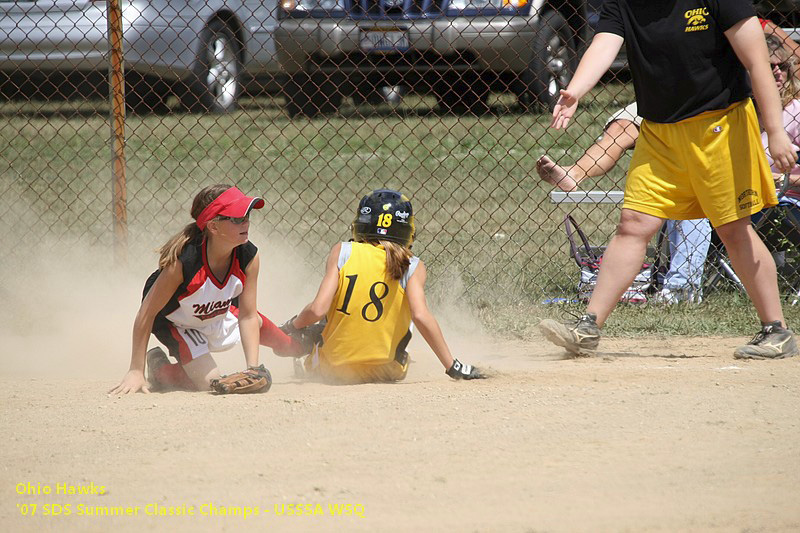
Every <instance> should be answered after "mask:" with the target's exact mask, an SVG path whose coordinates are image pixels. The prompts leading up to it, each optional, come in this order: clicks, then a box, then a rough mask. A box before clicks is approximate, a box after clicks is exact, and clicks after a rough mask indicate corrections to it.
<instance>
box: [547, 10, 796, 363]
mask: <svg viewBox="0 0 800 533" xmlns="http://www.w3.org/2000/svg"><path fill="white" fill-rule="evenodd" d="M623 42H624V43H625V46H626V50H627V52H628V61H629V63H630V67H631V72H632V76H633V83H634V88H635V91H636V101H637V102H638V103H639V114H640V115H641V116H642V117H643V118H644V119H645V120H644V121H643V123H642V129H641V133H640V137H639V140H638V141H637V145H636V150H635V152H634V155H633V157H632V159H631V163H630V168H629V172H628V178H627V183H626V188H625V202H624V204H623V209H622V213H621V216H620V224H619V226H618V228H617V232H616V235H615V236H614V238H613V239H612V241H611V243H610V244H609V246H608V249H607V251H606V253H605V254H604V256H603V264H602V267H601V269H600V274H599V278H598V282H597V287H596V288H595V290H594V293H593V295H592V298H591V300H590V302H589V304H588V306H587V308H586V314H585V315H584V316H582V317H580V319H578V321H577V323H569V324H561V323H558V322H556V321H553V320H545V321H543V322H542V323H541V324H540V329H541V330H542V332H543V333H544V334H545V336H546V337H547V338H548V339H549V340H551V341H552V342H554V343H556V344H558V345H560V346H564V347H565V348H567V350H568V351H570V352H572V353H576V354H582V353H584V352H589V351H593V350H594V349H595V348H596V347H597V345H598V343H599V340H600V329H599V328H600V327H601V326H602V325H603V323H604V322H605V321H606V319H607V318H608V316H609V315H610V314H611V312H612V311H613V309H614V307H615V305H616V302H618V301H619V298H620V296H622V294H623V292H624V291H625V289H627V288H628V287H629V286H630V283H631V282H632V281H633V279H634V277H635V276H636V274H637V273H638V272H639V269H640V268H641V265H642V260H643V258H644V254H645V250H646V247H647V244H648V243H649V242H650V239H651V238H652V236H653V235H654V234H655V233H656V231H658V229H659V228H660V227H661V224H662V222H663V220H664V219H670V218H671V219H691V218H700V217H703V216H706V217H707V218H709V219H710V220H711V223H712V224H713V225H714V227H715V228H716V230H717V233H718V235H719V236H720V238H721V239H722V241H723V243H724V244H725V247H726V249H727V250H728V253H729V255H730V258H731V261H732V263H733V265H734V268H735V270H736V272H737V274H738V275H739V277H740V279H741V280H742V282H743V283H744V285H745V287H746V288H747V292H748V294H749V295H750V297H751V299H752V301H753V304H754V305H755V307H756V311H757V312H758V315H759V317H760V319H761V322H762V331H761V332H760V333H759V335H757V336H756V337H755V338H754V339H753V341H751V342H750V343H749V344H748V345H746V346H743V347H740V348H737V350H736V351H735V352H734V356H736V357H741V358H757V359H765V358H782V357H789V356H792V355H797V354H798V349H797V346H796V343H795V340H794V337H793V335H792V333H791V331H789V330H788V329H787V328H786V324H785V322H784V318H783V311H782V309H781V304H780V299H779V294H778V284H777V274H776V271H775V263H774V261H773V259H772V256H771V255H770V254H769V252H768V250H767V248H766V247H765V246H764V243H763V242H761V240H760V239H759V237H758V236H757V235H756V234H755V232H754V231H753V230H752V228H751V226H750V220H749V219H750V215H751V214H753V213H755V212H757V211H758V210H760V209H761V208H762V207H766V206H771V205H775V204H776V203H777V198H776V197H775V190H774V186H773V184H772V179H771V172H770V170H769V166H768V165H767V163H766V158H765V156H764V151H763V148H762V147H761V142H760V131H759V125H758V119H757V118H756V115H755V111H754V108H753V104H752V102H751V101H750V98H749V95H750V92H751V87H750V82H749V81H748V76H747V74H748V73H749V75H750V79H751V80H752V91H753V92H754V93H755V97H756V100H757V101H758V104H759V110H760V118H761V122H762V125H763V127H764V130H765V131H766V132H767V134H768V137H769V148H770V153H771V154H772V155H773V156H774V159H775V164H776V166H777V167H778V168H779V169H780V170H781V171H783V172H785V171H788V170H789V169H790V168H792V166H793V165H794V162H795V159H796V155H795V153H794V151H793V149H792V146H791V143H790V142H789V138H788V136H787V135H786V132H785V131H783V124H782V120H781V106H780V99H779V97H778V92H777V90H776V87H775V81H774V77H773V75H772V71H771V69H770V64H769V60H768V55H767V47H766V43H765V41H764V34H763V32H762V29H761V25H760V24H759V22H758V19H757V18H756V17H755V12H754V9H753V7H752V5H751V4H750V2H749V1H748V0H606V2H605V4H604V5H603V9H602V11H601V14H600V21H599V23H598V28H597V34H596V35H595V37H594V40H593V41H592V44H591V45H590V46H589V48H588V50H587V51H586V53H585V55H584V56H583V58H582V59H581V62H580V65H579V66H578V69H577V71H576V73H575V76H574V77H573V79H572V81H571V82H570V84H569V86H568V87H567V89H566V90H562V91H561V97H560V99H559V101H558V103H557V104H556V106H555V109H554V111H553V122H552V124H551V126H552V127H554V128H556V129H562V128H565V127H567V125H568V124H569V121H570V119H571V118H572V116H573V115H574V113H575V111H576V109H577V106H578V101H579V99H580V98H582V97H583V96H584V95H585V94H586V93H587V92H588V91H589V90H590V89H592V87H594V86H595V84H596V83H597V82H598V80H599V79H600V77H601V76H602V75H603V74H604V73H605V72H606V71H607V70H608V68H609V67H610V66H611V63H612V61H613V60H614V58H615V57H616V55H617V52H619V50H620V48H621V47H622V44H623Z"/></svg>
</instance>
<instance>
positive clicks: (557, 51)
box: [518, 11, 578, 110]
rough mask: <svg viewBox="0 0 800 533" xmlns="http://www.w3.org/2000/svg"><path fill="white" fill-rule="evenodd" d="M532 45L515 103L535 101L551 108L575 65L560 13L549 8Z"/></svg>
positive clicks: (529, 104)
mask: <svg viewBox="0 0 800 533" xmlns="http://www.w3.org/2000/svg"><path fill="white" fill-rule="evenodd" d="M532 48H533V57H532V58H531V61H530V63H529V64H528V68H527V69H526V70H525V72H523V73H522V74H521V75H520V87H519V89H518V93H519V94H518V100H519V104H520V106H521V107H522V108H523V109H525V110H533V109H535V108H536V106H537V105H538V106H541V107H545V108H547V109H550V110H552V109H553V106H555V104H556V102H557V101H558V97H559V91H560V90H561V89H566V87H567V85H568V84H569V81H570V80H571V79H572V75H573V74H575V69H576V68H577V67H578V52H577V50H576V48H575V41H574V39H573V38H572V29H571V28H570V27H569V25H568V24H567V21H566V20H564V17H563V16H561V13H558V12H557V11H550V12H548V13H546V14H545V15H544V16H543V17H542V20H541V22H540V23H539V31H538V33H537V34H536V38H535V39H534V41H533V47H532Z"/></svg>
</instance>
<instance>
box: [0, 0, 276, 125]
mask: <svg viewBox="0 0 800 533" xmlns="http://www.w3.org/2000/svg"><path fill="white" fill-rule="evenodd" d="M276 14H277V0H239V1H234V0H188V1H177V0H123V1H122V16H123V30H124V52H125V67H126V72H127V75H126V81H127V84H126V86H127V87H126V93H127V95H126V100H127V103H128V105H129V106H130V107H131V108H132V109H134V110H137V111H147V110H151V109H152V110H157V109H159V108H163V107H164V106H165V102H166V98H167V97H168V96H169V95H170V94H171V93H173V92H174V93H176V94H177V95H178V96H179V97H180V98H181V100H182V101H183V103H184V104H185V105H186V106H187V107H189V108H191V109H202V110H209V111H212V112H220V113H224V112H228V111H231V110H233V109H235V108H236V104H237V100H238V98H239V96H240V95H241V93H242V90H243V86H244V84H245V83H246V82H247V81H248V80H250V79H253V78H257V77H264V76H267V77H269V76H274V75H276V74H277V73H278V64H277V62H276V60H275V43H274V41H273V36H272V34H273V30H274V28H275V26H276V25H277V17H276ZM106 26H107V21H106V2H105V1H103V0H99V1H93V0H30V1H28V0H16V1H2V2H0V72H2V73H3V74H4V75H5V76H6V77H7V78H8V77H14V76H16V77H17V78H20V77H22V78H24V77H26V76H27V77H31V76H33V77H43V76H50V75H65V74H70V73H76V72H77V73H82V74H85V75H87V76H88V75H91V74H97V73H101V74H102V75H103V76H102V77H104V76H105V75H106V74H107V72H108V39H107V28H106ZM102 77H100V79H102Z"/></svg>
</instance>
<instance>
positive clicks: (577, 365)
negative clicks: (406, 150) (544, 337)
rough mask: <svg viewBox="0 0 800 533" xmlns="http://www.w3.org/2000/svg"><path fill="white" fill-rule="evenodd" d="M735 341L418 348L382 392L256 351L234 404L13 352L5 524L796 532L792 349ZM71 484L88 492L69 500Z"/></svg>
mask: <svg viewBox="0 0 800 533" xmlns="http://www.w3.org/2000/svg"><path fill="white" fill-rule="evenodd" d="M742 340H743V339H720V338H715V339H676V338H668V339H654V340H649V341H648V342H643V341H635V340H631V339H625V340H616V341H606V342H604V344H603V349H604V350H605V351H607V352H611V351H613V352H617V354H618V355H616V356H606V357H602V356H601V357H597V358H592V359H580V360H565V359H563V354H561V353H560V352H559V351H558V350H557V349H554V348H551V347H550V346H547V345H545V344H544V343H543V342H540V340H539V339H534V340H533V341H532V342H530V343H510V342H504V341H491V342H490V341H488V340H487V341H485V342H476V341H475V340H474V339H473V340H471V341H469V343H465V342H462V343H454V344H456V345H457V352H458V353H459V354H463V359H464V360H468V361H470V362H475V363H478V364H481V365H483V366H485V367H488V368H490V369H491V370H492V371H493V373H494V376H493V378H492V379H489V380H486V381H482V382H473V383H464V382H452V381H451V380H449V378H447V377H446V376H445V375H444V374H443V372H442V370H441V369H440V368H438V366H437V365H438V363H437V362H436V360H435V357H434V356H433V354H431V353H430V352H428V351H427V349H426V347H425V346H424V345H421V344H420V343H419V342H417V343H416V344H415V345H412V346H413V357H414V361H415V362H414V364H413V365H412V366H411V369H410V372H409V379H408V381H407V382H405V383H402V384H398V385H361V386H341V387H335V386H327V385H322V384H317V383H308V382H302V381H299V380H297V379H295V378H294V376H293V375H292V371H291V367H290V365H289V364H288V361H285V360H277V359H276V358H274V357H272V356H269V357H268V358H267V361H268V363H269V365H270V367H271V368H272V370H273V374H274V376H275V384H274V386H273V389H272V390H271V391H270V392H269V393H268V394H265V395H258V396H248V397H215V396H213V395H211V394H207V393H180V392H175V393H168V394H150V395H144V394H139V395H135V396H129V397H123V398H113V397H108V396H106V394H105V391H106V390H107V389H108V388H110V387H111V386H112V385H113V384H115V382H116V380H117V379H118V378H119V377H120V376H121V372H116V373H113V374H112V373H111V371H110V370H103V371H102V373H105V374H107V375H106V378H105V379H92V380H84V379H74V378H71V379H68V378H64V377H52V376H51V377H42V378H38V379H34V378H30V377H25V376H26V375H28V373H27V372H24V371H23V370H22V369H23V368H29V367H30V365H23V364H21V363H23V362H24V360H25V359H28V361H30V360H31V358H34V359H36V358H41V357H45V358H46V355H45V354H40V353H37V354H30V353H29V354H27V355H25V356H24V357H23V356H22V355H21V354H20V353H18V352H14V353H10V354H7V355H5V356H4V357H3V359H2V361H3V364H2V366H0V376H2V378H0V383H2V387H1V388H0V390H1V391H2V392H0V398H1V401H2V406H3V408H2V409H3V416H2V417H0V430H2V432H3V434H4V435H6V444H5V445H4V446H3V447H2V464H3V470H2V471H3V476H2V477H3V486H4V489H3V490H4V494H5V496H6V497H5V498H4V500H5V503H4V504H3V505H2V506H0V524H4V525H3V529H4V530H5V531H40V530H46V531H109V530H112V529H113V530H114V531H159V530H168V529H169V530H175V531H210V530H214V531H239V530H253V531H255V530H259V531H263V530H277V531H311V530H313V531H344V530H347V531H409V530H421V531H520V532H527V531H708V530H712V531H796V530H798V529H799V528H800V506H798V496H800V489H799V488H798V480H800V452H798V444H799V443H800V419H799V417H798V414H800V408H799V407H798V406H800V389H799V388H798V383H800V360H785V361H775V362H744V363H743V362H738V361H735V360H734V359H733V358H732V357H731V352H732V349H733V347H734V346H736V345H737V344H738V343H739V342H741V341H742ZM625 352H627V353H625ZM239 357H240V355H239V354H232V355H230V356H224V357H222V358H221V363H222V365H223V366H226V365H229V366H232V367H234V366H236V363H238V361H239ZM88 358H89V359H92V358H94V359H95V360H98V359H99V357H98V355H97V354H93V355H91V356H88ZM31 364H33V363H31ZM99 366H100V367H102V365H99ZM120 366H122V368H123V369H124V364H123V363H121V362H120V361H117V362H116V367H117V370H119V367H120ZM16 376H20V377H16ZM83 487H88V490H89V492H91V491H92V490H94V491H95V492H98V493H99V492H103V494H83V495H81V494H70V493H69V492H70V491H74V492H78V493H79V492H80V491H81V490H87V489H83ZM47 490H49V491H50V494H44V492H47ZM65 492H66V493H65ZM34 505H35V506H36V510H35V511H34V510H33V506H34ZM58 505H60V506H62V507H58ZM25 512H27V513H28V515H27V516H25V515H24V513H25ZM34 512H35V515H34V516H31V514H32V513H34ZM59 512H60V513H61V514H57V513H59ZM67 512H69V513H70V514H69V516H65V514H66V513H67ZM125 512H128V513H129V514H128V515H124V514H122V515H120V514H119V513H125ZM298 512H300V513H302V514H301V515H300V516H298V515H297V513H298ZM115 513H116V514H117V515H116V516H115ZM160 513H166V514H167V515H166V516H163V515H161V514H160ZM170 513H172V514H173V515H172V516H170V515H169V514H170ZM245 514H247V515H248V516H246V517H245V516H244V515H245Z"/></svg>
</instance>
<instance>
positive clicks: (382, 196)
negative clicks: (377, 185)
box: [352, 189, 415, 246]
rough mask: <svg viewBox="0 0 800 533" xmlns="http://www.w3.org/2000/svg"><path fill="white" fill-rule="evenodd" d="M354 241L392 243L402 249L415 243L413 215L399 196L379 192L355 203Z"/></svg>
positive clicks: (409, 204) (404, 199)
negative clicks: (401, 246) (400, 246)
mask: <svg viewBox="0 0 800 533" xmlns="http://www.w3.org/2000/svg"><path fill="white" fill-rule="evenodd" d="M352 227H353V239H354V240H356V241H359V240H364V241H367V240H383V241H392V242H396V243H398V244H401V245H403V246H411V243H412V242H414V233H415V230H414V211H413V210H412V208H411V201H410V200H409V199H408V198H406V196H405V195H404V194H402V193H400V192H397V191H393V190H391V189H378V190H376V191H372V192H371V193H370V194H368V195H366V196H364V197H363V198H362V199H361V201H360V202H359V203H358V211H357V212H356V218H355V220H353V226H352Z"/></svg>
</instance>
